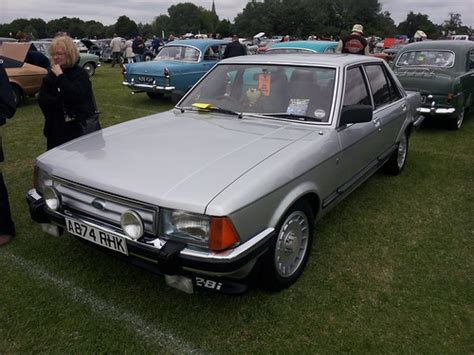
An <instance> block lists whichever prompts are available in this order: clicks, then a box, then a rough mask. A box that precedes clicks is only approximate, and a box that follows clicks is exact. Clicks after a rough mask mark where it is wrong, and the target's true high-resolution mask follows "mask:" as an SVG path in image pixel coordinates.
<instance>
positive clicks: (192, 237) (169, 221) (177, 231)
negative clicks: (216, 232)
mask: <svg viewBox="0 0 474 355" xmlns="http://www.w3.org/2000/svg"><path fill="white" fill-rule="evenodd" d="M160 225H161V232H162V234H165V235H167V236H169V237H177V238H183V239H186V240H188V241H190V242H196V243H198V244H201V245H206V246H207V243H208V240H209V232H210V225H211V219H210V217H208V216H204V215H200V214H195V213H189V212H184V211H178V210H167V209H162V210H161V223H160Z"/></svg>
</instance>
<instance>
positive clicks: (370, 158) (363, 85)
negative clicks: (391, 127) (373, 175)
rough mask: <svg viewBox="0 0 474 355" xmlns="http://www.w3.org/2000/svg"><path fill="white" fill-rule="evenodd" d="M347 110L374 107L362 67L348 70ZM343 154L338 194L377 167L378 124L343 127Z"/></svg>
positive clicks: (340, 161) (340, 131) (341, 132)
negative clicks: (356, 106)
mask: <svg viewBox="0 0 474 355" xmlns="http://www.w3.org/2000/svg"><path fill="white" fill-rule="evenodd" d="M344 85H345V86H344V90H343V93H344V97H343V107H344V106H349V105H372V98H371V96H370V90H369V85H368V82H367V78H366V76H365V72H364V70H363V68H362V66H354V67H351V68H348V69H347V70H346V73H345V81H344ZM337 132H338V136H339V144H340V148H341V153H340V157H339V165H340V167H341V169H340V172H341V174H340V181H339V188H338V191H337V192H338V194H339V195H340V194H343V193H345V192H346V191H347V190H349V189H351V188H352V187H355V186H357V184H358V183H359V182H361V181H363V178H364V176H365V175H367V174H368V173H370V172H371V171H372V170H373V169H374V168H375V167H376V166H377V163H378V162H377V156H378V155H379V154H380V147H379V143H378V142H379V135H380V132H379V127H378V125H377V121H374V120H372V121H371V122H363V123H355V124H348V125H339V127H338V128H337Z"/></svg>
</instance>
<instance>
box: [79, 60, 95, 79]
mask: <svg viewBox="0 0 474 355" xmlns="http://www.w3.org/2000/svg"><path fill="white" fill-rule="evenodd" d="M82 67H83V68H84V70H85V71H86V72H87V74H89V76H92V75H94V74H95V66H94V64H92V63H86V64H84V65H83V66H82Z"/></svg>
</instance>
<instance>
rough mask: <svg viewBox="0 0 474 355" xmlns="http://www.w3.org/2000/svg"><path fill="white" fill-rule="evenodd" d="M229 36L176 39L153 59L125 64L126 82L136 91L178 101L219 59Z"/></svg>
mask: <svg viewBox="0 0 474 355" xmlns="http://www.w3.org/2000/svg"><path fill="white" fill-rule="evenodd" d="M228 43H230V41H229V40H215V39H189V40H181V41H173V42H170V43H168V44H166V45H165V46H163V48H161V50H160V52H159V53H158V54H157V56H156V57H155V58H154V59H153V60H152V61H149V62H139V63H130V64H126V65H124V69H123V76H124V80H123V83H122V84H123V85H125V86H127V87H128V88H130V89H131V90H132V92H133V93H139V92H146V93H147V95H148V96H149V97H150V98H152V99H157V98H161V97H163V96H164V95H165V94H167V95H171V99H172V100H173V102H177V101H178V100H179V99H180V98H181V97H182V96H183V95H184V94H185V93H186V92H187V91H188V90H189V89H191V87H192V86H193V85H194V84H195V83H196V82H197V81H198V80H199V79H201V77H202V76H203V75H204V74H206V73H207V72H208V71H209V69H211V68H212V67H213V66H214V65H215V64H216V63H217V62H218V61H219V60H221V59H222V55H223V53H224V49H225V47H226V46H227V44H228Z"/></svg>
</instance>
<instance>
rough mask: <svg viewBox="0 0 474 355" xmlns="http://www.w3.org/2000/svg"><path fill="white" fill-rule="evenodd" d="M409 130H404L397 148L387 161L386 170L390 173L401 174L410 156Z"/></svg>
mask: <svg viewBox="0 0 474 355" xmlns="http://www.w3.org/2000/svg"><path fill="white" fill-rule="evenodd" d="M408 140H409V136H408V132H407V131H405V132H403V134H402V136H401V137H400V141H399V142H398V146H397V149H395V150H394V152H393V153H392V155H391V157H390V159H389V160H388V161H387V162H386V163H385V166H384V171H385V172H386V173H387V174H390V175H399V174H400V173H401V172H402V170H403V168H404V167H405V163H406V161H407V157H408Z"/></svg>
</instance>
